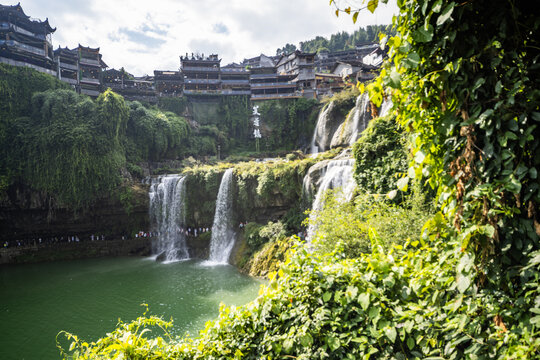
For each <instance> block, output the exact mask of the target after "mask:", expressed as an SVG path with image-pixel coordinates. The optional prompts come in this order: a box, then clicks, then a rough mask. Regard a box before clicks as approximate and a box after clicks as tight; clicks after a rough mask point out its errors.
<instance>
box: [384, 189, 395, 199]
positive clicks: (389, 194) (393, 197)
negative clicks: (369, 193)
mask: <svg viewBox="0 0 540 360" xmlns="http://www.w3.org/2000/svg"><path fill="white" fill-rule="evenodd" d="M396 196H397V190H392V191H390V192H388V194H386V197H387V198H388V199H390V200H394V199H395V197H396Z"/></svg>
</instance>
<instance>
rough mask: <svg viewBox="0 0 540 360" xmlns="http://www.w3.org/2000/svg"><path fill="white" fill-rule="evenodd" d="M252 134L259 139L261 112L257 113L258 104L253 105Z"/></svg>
mask: <svg viewBox="0 0 540 360" xmlns="http://www.w3.org/2000/svg"><path fill="white" fill-rule="evenodd" d="M252 119H253V136H254V137H255V139H260V138H261V137H262V135H261V130H260V129H259V126H260V120H261V114H260V113H259V106H258V105H255V106H254V107H253V116H252Z"/></svg>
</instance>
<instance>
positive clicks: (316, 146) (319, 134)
mask: <svg viewBox="0 0 540 360" xmlns="http://www.w3.org/2000/svg"><path fill="white" fill-rule="evenodd" d="M333 108H334V102H333V101H331V102H330V104H328V105H327V106H326V107H324V108H323V109H322V110H321V112H320V113H319V116H318V117H317V125H315V130H313V137H312V138H311V145H310V149H309V153H310V154H317V153H319V152H320V151H326V150H328V149H327V148H326V147H327V146H328V145H329V139H331V134H330V136H329V134H328V132H329V131H328V129H327V127H328V123H329V122H330V113H331V112H332V110H333Z"/></svg>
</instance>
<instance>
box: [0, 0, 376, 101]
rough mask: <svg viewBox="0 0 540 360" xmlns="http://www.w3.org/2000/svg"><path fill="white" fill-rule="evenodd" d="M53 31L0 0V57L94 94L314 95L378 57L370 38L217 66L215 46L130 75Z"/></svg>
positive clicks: (366, 76)
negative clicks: (333, 48)
mask: <svg viewBox="0 0 540 360" xmlns="http://www.w3.org/2000/svg"><path fill="white" fill-rule="evenodd" d="M55 31H56V28H52V27H51V26H50V25H49V22H48V20H45V21H39V20H34V19H31V18H30V17H29V16H27V15H26V14H25V13H24V12H23V9H22V7H21V6H20V4H18V5H14V6H4V5H0V62H3V63H8V64H11V65H16V66H28V67H32V68H34V69H35V70H38V71H41V72H45V73H48V74H51V75H53V76H57V77H58V78H59V79H60V80H62V81H65V82H67V83H69V84H71V85H72V86H73V87H74V89H75V90H76V91H77V92H79V93H83V94H86V95H90V96H98V95H99V93H100V92H102V91H104V90H105V89H107V88H111V89H113V90H114V91H115V92H118V93H120V94H121V95H123V96H124V97H125V98H127V99H128V100H142V101H147V102H151V103H154V102H156V101H157V99H158V97H162V96H167V97H180V96H186V97H189V98H192V99H202V100H204V99H215V98H216V97H219V96H228V95H247V96H250V97H251V100H253V101H256V100H270V99H281V98H300V97H305V98H321V97H323V96H328V95H331V94H333V93H334V92H337V91H340V90H342V89H343V88H344V87H345V86H346V85H347V83H348V82H353V83H354V82H357V81H368V80H370V79H372V78H373V77H374V76H375V73H376V72H377V69H378V68H379V67H380V65H381V63H382V60H383V57H384V52H383V51H382V50H381V49H380V47H379V46H378V45H377V44H373V43H370V44H365V45H362V46H357V47H355V48H354V49H350V50H345V51H338V52H319V53H318V54H316V53H304V52H301V51H295V52H293V53H291V54H288V55H280V56H266V55H263V54H261V55H260V56H257V57H254V58H250V59H245V60H244V61H243V62H241V63H239V64H237V63H232V64H229V65H226V66H221V59H219V57H218V55H216V54H212V55H209V56H204V55H200V54H186V55H185V56H181V57H180V68H179V69H178V70H170V71H169V70H167V71H163V70H155V71H154V75H153V76H143V77H134V76H132V75H131V74H129V73H127V72H125V71H124V70H123V69H121V70H115V69H109V70H107V64H105V62H104V61H103V59H102V55H101V54H100V52H99V48H89V47H84V46H81V45H79V46H78V47H76V48H74V49H68V48H60V47H58V49H56V50H53V47H52V41H51V35H52V33H54V32H55Z"/></svg>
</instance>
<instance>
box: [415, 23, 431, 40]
mask: <svg viewBox="0 0 540 360" xmlns="http://www.w3.org/2000/svg"><path fill="white" fill-rule="evenodd" d="M413 39H414V40H416V41H417V42H430V41H431V40H432V39H433V26H432V25H428V27H427V28H426V27H425V26H423V27H421V28H418V29H416V31H415V32H414V33H413Z"/></svg>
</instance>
